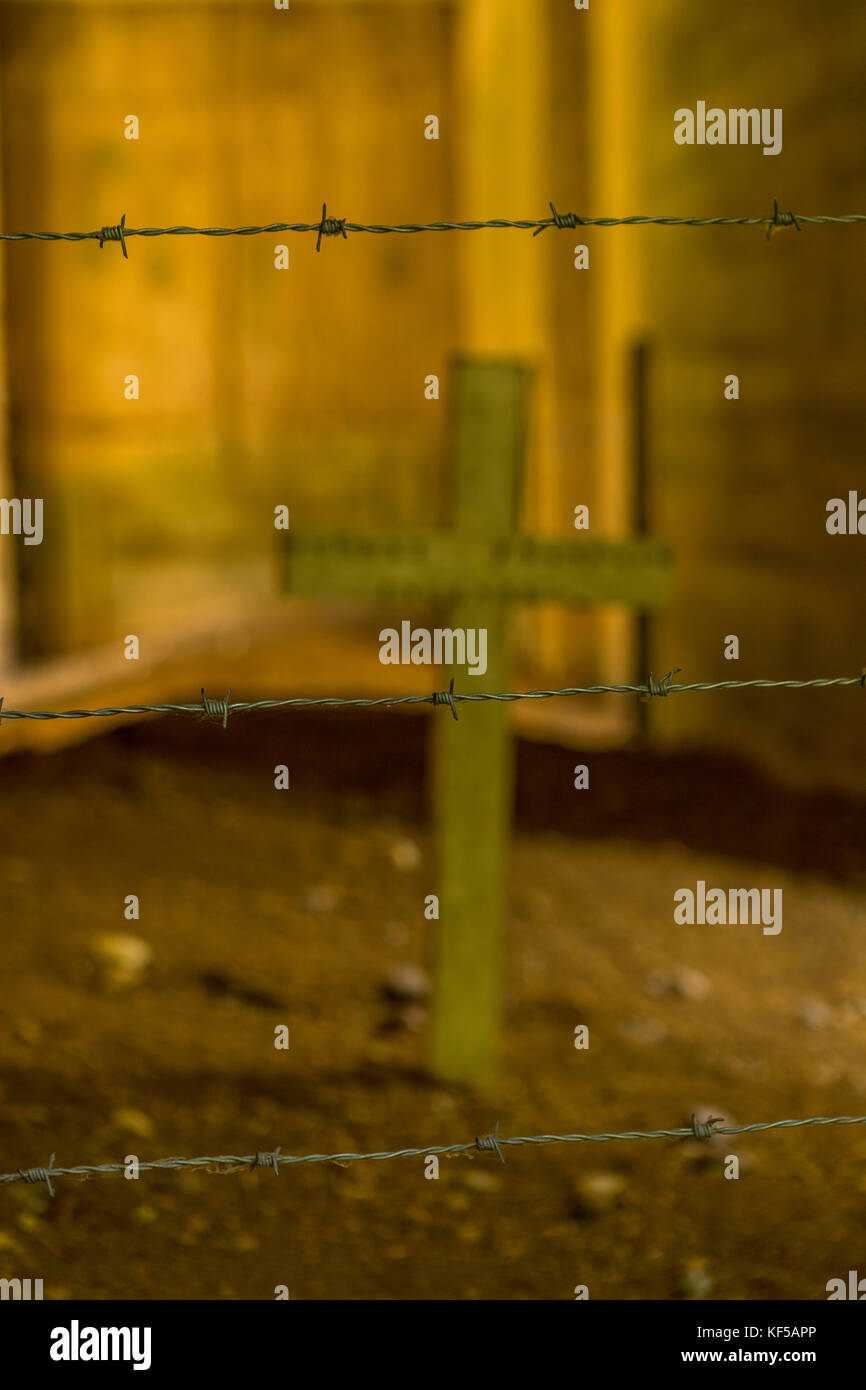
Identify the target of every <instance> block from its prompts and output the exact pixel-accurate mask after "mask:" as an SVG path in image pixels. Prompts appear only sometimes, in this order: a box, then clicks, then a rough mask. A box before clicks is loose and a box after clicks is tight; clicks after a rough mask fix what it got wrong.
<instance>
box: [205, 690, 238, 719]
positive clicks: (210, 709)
mask: <svg viewBox="0 0 866 1390" xmlns="http://www.w3.org/2000/svg"><path fill="white" fill-rule="evenodd" d="M231 693H232V692H231V691H230V690H227V691H226V693H225V698H224V699H222V700H209V699H208V697H207V695H205V693H204V690H202V692H201V703H202V710H203V714H202V718H203V719H208V718H213V719H220V718H221V719H222V721H223V728H225V727H226V725H227V724H228V718H229V700H230V698H231Z"/></svg>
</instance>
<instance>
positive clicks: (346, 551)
mask: <svg viewBox="0 0 866 1390" xmlns="http://www.w3.org/2000/svg"><path fill="white" fill-rule="evenodd" d="M454 386H455V404H456V409H455V438H454V461H455V476H454V526H453V529H452V530H442V531H426V532H423V531H415V532H394V531H392V532H375V531H374V532H367V533H363V534H360V533H347V532H339V533H338V532H316V533H310V532H306V531H304V532H301V533H296V532H289V533H288V535H287V536H286V537H285V538H284V539H283V540H282V545H283V546H284V550H283V556H284V566H283V583H284V587H285V588H286V589H287V591H288V592H290V593H292V594H295V595H299V596H304V597H317V598H322V597H324V596H331V597H341V598H353V599H364V600H369V601H378V602H382V601H383V600H387V601H389V602H395V601H400V600H403V601H406V602H409V601H411V600H413V599H414V600H416V601H417V600H419V599H423V600H425V601H428V602H429V601H430V600H434V601H438V602H440V603H447V605H448V624H447V625H448V627H449V628H451V629H472V628H475V629H478V628H486V630H487V670H486V672H485V673H484V675H483V676H472V675H468V674H467V672H466V671H465V670H455V669H449V670H447V671H442V672H441V674H440V671H439V670H437V671H436V672H435V674H434V672H433V671H432V670H431V691H432V690H433V689H438V690H444V689H445V687H447V686H448V684H449V679H450V678H451V677H452V676H453V677H455V678H456V682H457V687H458V693H465V692H471V691H473V690H482V691H485V692H494V693H496V692H502V691H507V690H509V684H508V680H509V670H510V651H509V607H510V605H511V604H512V603H527V602H539V601H553V602H562V603H574V604H581V605H585V604H596V603H601V602H610V601H618V602H626V603H630V604H634V605H636V606H638V607H640V608H646V607H652V606H656V605H658V604H659V603H661V602H663V601H664V599H665V597H666V593H667V588H668V578H669V570H670V556H669V553H668V550H667V548H666V547H665V546H663V545H662V544H661V543H659V542H657V541H652V540H648V539H640V540H636V541H632V542H611V541H590V540H587V539H577V538H575V539H569V540H556V539H544V540H541V539H533V538H530V537H526V536H521V535H520V534H519V533H518V531H517V526H518V519H519V509H520V493H521V485H522V473H523V456H524V436H525V426H526V414H527V400H528V372H527V370H526V368H525V366H523V365H521V364H518V363H513V362H503V361H499V360H467V361H462V362H459V363H458V364H457V367H456V373H455V379H454ZM403 620H404V618H403V615H402V614H401V615H399V616H398V617H397V621H396V622H395V623H394V624H393V625H394V626H395V627H396V628H397V629H398V630H399V629H400V625H401V621H403ZM398 684H399V682H395V686H396V685H398ZM396 693H398V691H397V690H396V689H395V694H396ZM458 710H459V715H460V717H459V719H457V720H456V721H455V720H454V719H452V718H451V716H450V714H449V713H447V712H444V713H445V717H443V718H441V719H437V720H436V724H435V728H434V743H433V792H434V819H435V831H436V844H437V859H438V883H437V888H438V897H439V919H438V928H437V944H436V962H435V972H434V1002H433V1020H432V1024H433V1026H432V1058H431V1061H432V1068H433V1071H434V1072H435V1074H436V1075H437V1076H440V1077H442V1078H443V1079H447V1080H450V1081H462V1082H468V1083H475V1084H483V1083H486V1082H489V1081H490V1080H491V1079H492V1078H493V1077H494V1076H495V1073H496V1067H497V1062H498V1057H499V1047H500V1033H501V1013H502V964H503V962H502V956H503V937H504V932H503V921H504V905H505V883H506V871H507V849H508V841H509V829H510V821H511V807H512V779H513V750H512V744H511V739H510V738H509V734H508V728H507V723H506V719H507V706H506V704H505V703H500V702H490V703H485V704H483V705H481V704H478V705H474V704H473V705H466V704H464V705H462V706H458Z"/></svg>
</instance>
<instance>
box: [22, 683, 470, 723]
mask: <svg viewBox="0 0 866 1390" xmlns="http://www.w3.org/2000/svg"><path fill="white" fill-rule="evenodd" d="M430 699H431V701H432V703H433V704H434V705H447V706H448V708H449V709H450V711H451V713H452V715H453V716H454V718H455V719H456V718H457V706H456V705H455V704H454V677H453V676H452V677H451V684H450V685H449V687H448V689H447V690H434V691H433V694H432V695H431V696H430ZM2 703H3V701H2V700H0V704H2Z"/></svg>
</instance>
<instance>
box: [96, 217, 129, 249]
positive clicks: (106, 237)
mask: <svg viewBox="0 0 866 1390" xmlns="http://www.w3.org/2000/svg"><path fill="white" fill-rule="evenodd" d="M106 241H119V242H120V249H121V251H122V252H123V259H124V260H125V261H128V260H129V256H128V255H127V253H126V213H124V214H123V216H122V217H121V219H120V221H119V222H118V223H117V226H115V227H102V228H101V230H100V232H99V249H100V251H101V250H102V248H103V245H104V244H105V242H106Z"/></svg>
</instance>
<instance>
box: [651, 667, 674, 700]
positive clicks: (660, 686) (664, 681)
mask: <svg viewBox="0 0 866 1390" xmlns="http://www.w3.org/2000/svg"><path fill="white" fill-rule="evenodd" d="M682 669H683V668H682V666H675V667H674V669H673V670H672V671H668V673H667V675H666V676H662V678H661V680H660V681H657V680H654V679H653V673H652V671H650V675H649V681H648V682H647V687H646V691H645V692H644V694H643V696H642V697H641V698H642V699H644V700H649V699H651V698H652V696H653V695H665V696H666V695H667V693H668V690H669V689H670V686H671V684H672V682H673V678H674V676H678V675H679V674H680V671H681V670H682Z"/></svg>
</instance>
